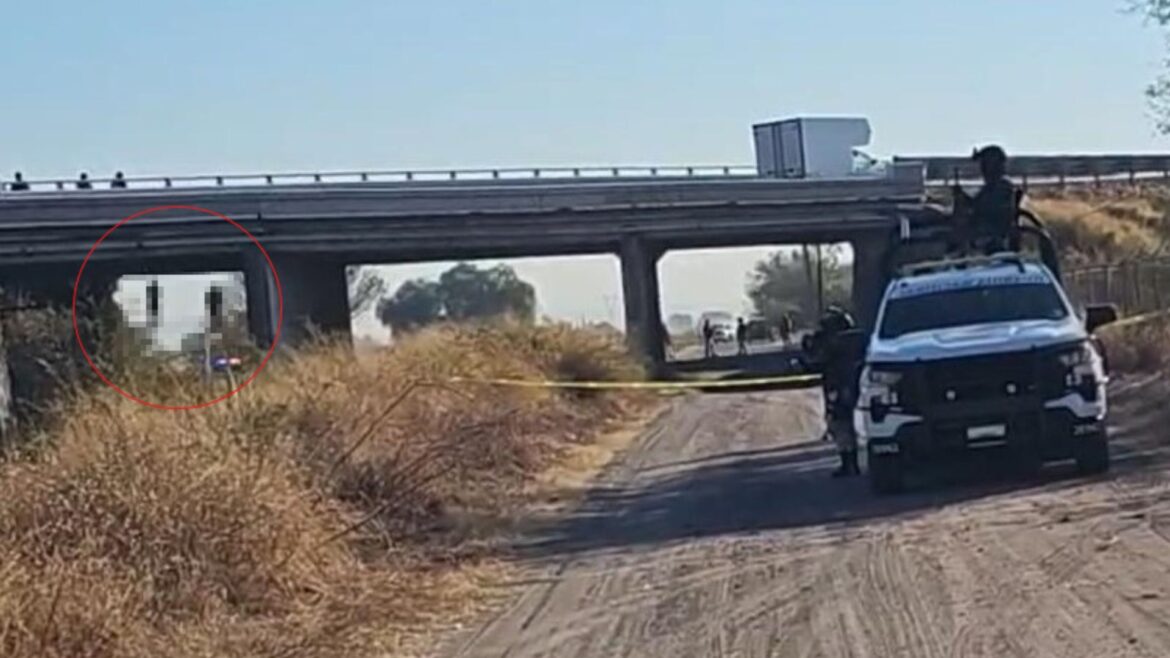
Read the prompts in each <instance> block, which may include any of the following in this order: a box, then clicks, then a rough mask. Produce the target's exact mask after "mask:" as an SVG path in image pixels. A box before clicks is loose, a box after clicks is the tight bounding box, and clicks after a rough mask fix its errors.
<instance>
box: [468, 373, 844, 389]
mask: <svg viewBox="0 0 1170 658" xmlns="http://www.w3.org/2000/svg"><path fill="white" fill-rule="evenodd" d="M820 380H821V376H820V375H785V376H783V377H755V378H751V379H724V380H711V381H702V380H690V381H685V382H662V381H657V382H655V381H650V382H639V381H628V382H554V381H541V380H532V379H502V378H478V377H452V378H451V381H453V382H462V383H469V384H488V385H494V386H519V387H525V388H583V389H629V388H649V389H663V390H665V389H688V388H738V387H748V386H765V385H769V384H796V383H811V382H819V381H820Z"/></svg>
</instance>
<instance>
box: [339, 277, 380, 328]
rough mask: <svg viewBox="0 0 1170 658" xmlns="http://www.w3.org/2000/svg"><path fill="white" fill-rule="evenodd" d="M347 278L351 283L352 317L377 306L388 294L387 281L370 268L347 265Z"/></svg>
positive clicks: (350, 303)
mask: <svg viewBox="0 0 1170 658" xmlns="http://www.w3.org/2000/svg"><path fill="white" fill-rule="evenodd" d="M345 279H346V282H347V283H348V284H349V314H350V316H352V317H357V316H359V315H361V314H362V313H365V312H366V311H367V310H369V309H370V308H375V307H376V305H377V304H378V302H379V301H381V300H382V298H383V297H384V296H385V295H386V281H385V280H384V279H382V277H380V276H378V274H377V273H376V272H374V271H373V270H371V269H370V268H364V267H358V266H350V267H347V268H345Z"/></svg>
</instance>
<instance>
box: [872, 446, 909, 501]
mask: <svg viewBox="0 0 1170 658" xmlns="http://www.w3.org/2000/svg"><path fill="white" fill-rule="evenodd" d="M866 457H867V458H868V461H869V464H867V466H868V470H869V486H870V487H871V488H872V489H873V490H874V492H875V493H879V494H893V493H898V492H900V491H902V488H903V475H904V473H903V466H902V457H901V456H900V455H888V454H883V455H875V454H873V452H869V453H868V454H867V455H866Z"/></svg>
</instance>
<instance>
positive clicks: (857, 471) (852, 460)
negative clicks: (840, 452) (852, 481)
mask: <svg viewBox="0 0 1170 658" xmlns="http://www.w3.org/2000/svg"><path fill="white" fill-rule="evenodd" d="M845 463H846V465H847V466H848V467H849V474H850V475H861V467H860V466H858V465H857V451H856V450H850V451H849V452H847V453H845Z"/></svg>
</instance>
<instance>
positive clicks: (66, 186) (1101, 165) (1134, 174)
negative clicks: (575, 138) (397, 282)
mask: <svg viewBox="0 0 1170 658" xmlns="http://www.w3.org/2000/svg"><path fill="white" fill-rule="evenodd" d="M913 162H921V163H922V164H923V167H924V169H925V178H926V181H927V185H928V187H935V188H937V187H942V186H946V185H950V184H953V183H954V182H955V180H956V176H957V177H958V180H959V181H960V182H974V181H977V180H978V179H979V172H978V169H977V167H976V165H975V163H973V162H972V161H971V159H970V158H969V157H953V156H921V157H916V156H895V157H894V158H893V160H892V163H893V164H894V165H904V164H908V163H913ZM1008 174H1009V175H1010V176H1012V177H1013V178H1015V179H1016V180H1017V181H1019V182H1021V183H1022V184H1023V185H1025V186H1026V187H1036V186H1049V185H1060V186H1063V185H1067V184H1070V183H1078V182H1093V183H1102V182H1109V181H1122V182H1125V181H1128V182H1131V183H1133V182H1138V181H1139V180H1150V179H1158V178H1162V179H1170V155H1069V156H1061V155H1057V156H1015V157H1013V158H1012V159H1011V160H1010V162H1009V171H1008ZM756 175H757V170H756V167H755V166H754V165H742V164H740V165H619V166H583V167H564V166H557V167H497V168H482V167H481V168H470V169H400V170H383V171H334V172H291V173H271V174H208V175H188V176H134V177H125V178H123V179H114V178H91V179H89V180H88V182H89V184H90V186H91V188H92V189H102V190H108V189H111V187H112V184H113V183H115V182H117V183H119V184H122V185H124V186H125V187H126V188H127V189H133V190H160V189H169V188H186V189H196V188H220V187H255V186H268V185H280V186H284V185H324V184H354V185H360V184H379V183H380V184H395V183H397V184H402V183H412V182H430V183H437V182H444V181H447V182H450V181H464V182H467V181H497V180H504V181H506V180H527V181H537V180H559V181H565V180H590V179H592V180H596V179H623V178H625V179H634V178H700V177H715V178H720V177H729V178H730V177H754V176H756ZM77 183H78V181H77V180H65V179H37V180H27V181H25V184H26V185H27V190H28V191H31V192H65V191H68V192H78V193H84V192H87V191H90V190H89V189H77ZM12 191H13V190H12V182H10V181H9V182H4V183H2V184H0V192H12Z"/></svg>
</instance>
